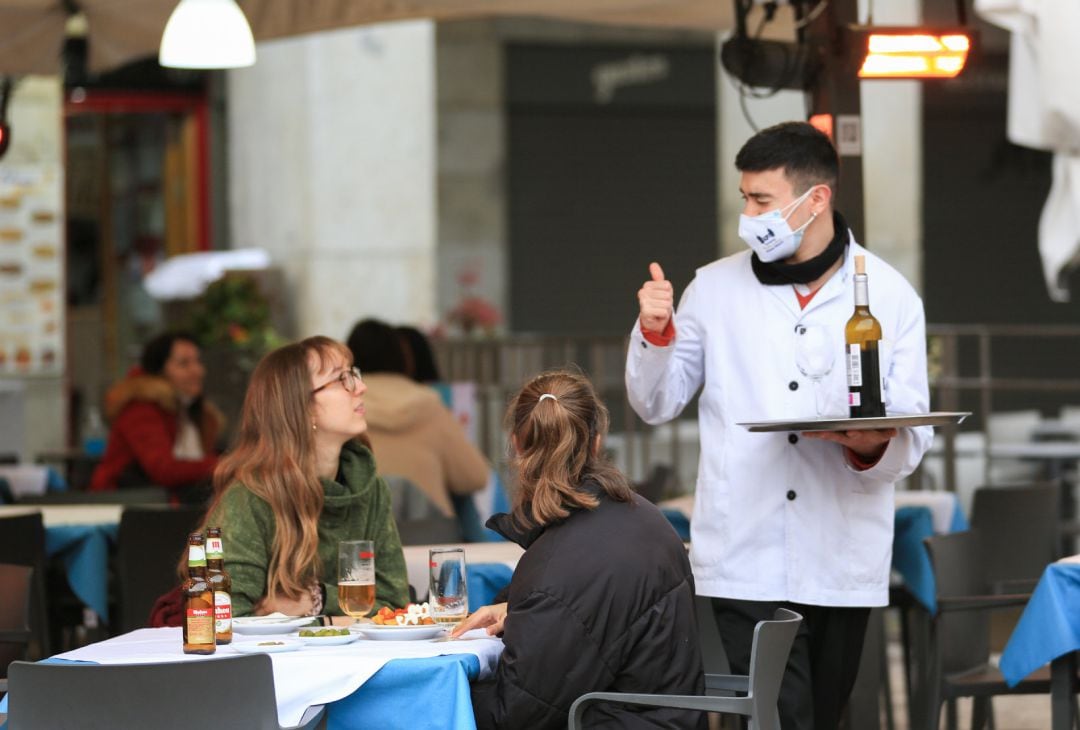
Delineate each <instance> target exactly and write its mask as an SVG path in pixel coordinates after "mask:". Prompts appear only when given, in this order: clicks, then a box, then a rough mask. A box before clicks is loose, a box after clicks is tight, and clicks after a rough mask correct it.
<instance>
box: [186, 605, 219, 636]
mask: <svg viewBox="0 0 1080 730" xmlns="http://www.w3.org/2000/svg"><path fill="white" fill-rule="evenodd" d="M184 620H185V621H187V642H188V643H189V644H213V643H214V616H213V613H211V611H210V609H209V608H192V607H190V606H189V607H188V609H187V616H186V617H185V619H184Z"/></svg>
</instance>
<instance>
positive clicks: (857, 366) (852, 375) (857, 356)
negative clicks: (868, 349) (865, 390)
mask: <svg viewBox="0 0 1080 730" xmlns="http://www.w3.org/2000/svg"><path fill="white" fill-rule="evenodd" d="M847 382H848V387H849V388H861V387H862V350H861V349H860V347H859V345H858V344H854V345H848V361H847Z"/></svg>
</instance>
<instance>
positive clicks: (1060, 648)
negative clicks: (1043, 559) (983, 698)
mask: <svg viewBox="0 0 1080 730" xmlns="http://www.w3.org/2000/svg"><path fill="white" fill-rule="evenodd" d="M1077 607H1080V564H1078V563H1053V564H1052V565H1049V566H1047V568H1046V570H1045V571H1043V574H1042V578H1040V579H1039V584H1038V585H1037V586H1036V587H1035V592H1034V593H1033V594H1032V595H1031V599H1030V600H1029V601H1028V604H1027V607H1026V608H1025V609H1024V613H1023V615H1021V616H1020V621H1019V622H1018V623H1017V624H1016V628H1015V629H1013V632H1012V636H1010V637H1009V643H1008V644H1006V645H1005V651H1004V652H1003V653H1002V655H1001V663H1000V665H999V666H1000V668H1001V673H1002V674H1003V675H1004V676H1005V681H1006V682H1008V684H1009V686H1010V687H1012V686H1014V685H1016V683H1017V682H1019V681H1020V680H1022V679H1023V678H1024V677H1026V676H1028V675H1029V674H1031V673H1032V672H1034V671H1035V670H1036V669H1038V668H1039V667H1041V666H1043V665H1044V664H1047V663H1048V662H1050V661H1052V660H1054V659H1056V658H1058V657H1060V656H1064V655H1065V654H1068V653H1069V652H1071V651H1080V611H1078V610H1077Z"/></svg>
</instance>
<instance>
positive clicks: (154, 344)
mask: <svg viewBox="0 0 1080 730" xmlns="http://www.w3.org/2000/svg"><path fill="white" fill-rule="evenodd" d="M177 342H190V343H191V344H193V345H195V346H196V347H198V346H199V341H198V340H196V339H195V336H194V335H192V334H191V333H190V332H181V331H178V332H166V333H164V334H160V335H158V336H157V337H155V338H154V339H152V340H150V341H149V342H147V343H146V344H145V345H144V346H143V351H142V357H140V358H139V365H140V366H141V367H142V369H143V372H144V373H147V374H148V375H161V373H162V372H163V371H164V370H165V363H166V362H168V360H169V355H171V354H172V349H173V345H174V344H176V343H177Z"/></svg>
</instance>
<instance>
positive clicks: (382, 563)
mask: <svg viewBox="0 0 1080 730" xmlns="http://www.w3.org/2000/svg"><path fill="white" fill-rule="evenodd" d="M338 476H339V477H340V478H343V480H344V483H338V482H336V481H334V480H331V479H323V480H322V485H323V490H324V492H325V495H326V496H325V500H326V501H325V504H324V505H323V511H322V514H321V515H320V516H319V562H320V573H319V576H318V579H319V581H321V582H322V583H323V584H324V585H325V586H326V605H325V606H324V607H323V613H325V614H327V615H340V614H341V608H340V607H339V606H338V591H337V555H338V543H339V542H340V541H342V540H374V542H375V608H376V609H378V608H381V607H382V606H390V607H392V608H394V607H401V606H404V605H405V604H406V603H407V602H408V600H409V581H408V575H407V573H406V570H405V556H404V554H403V553H402V552H401V538H399V537H398V531H397V525H396V524H395V523H394V517H393V513H392V512H391V506H390V490H389V488H388V487H387V486H386V482H384V481H383V480H382V479H381V478H379V477H377V476H376V475H375V459H374V457H373V456H372V454H371V452H370V451H368V450H367V448H365V447H364V446H362V445H360V444H359V443H357V442H352V441H350V442H349V443H347V444H345V446H344V447H343V448H342V450H341V465H340V467H339V469H338ZM206 524H207V525H208V526H218V525H220V526H221V537H222V541H223V542H224V547H225V569H226V570H227V571H228V573H229V576H230V577H231V578H232V607H233V615H234V616H247V615H249V614H251V612H252V610H254V607H255V604H256V603H258V602H259V600H260V599H262V598H263V596H265V595H266V577H267V570H268V569H269V566H270V555H271V551H272V548H273V544H274V535H275V532H276V525H275V523H274V513H273V510H272V509H271V508H270V505H269V504H268V503H267V502H266V501H265V500H263V499H262V498H261V497H257V496H255V495H254V494H253V493H252V492H251V491H249V490H248V489H247V488H246V487H245V486H244V485H243V484H240V483H239V482H237V483H236V484H233V485H232V486H230V487H229V488H228V490H227V491H226V492H225V496H224V497H223V498H222V500H221V502H220V503H219V504H218V506H217V508H216V509H215V510H214V512H213V513H212V514H211V515H210V517H209V519H208V520H207V523H206Z"/></svg>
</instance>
